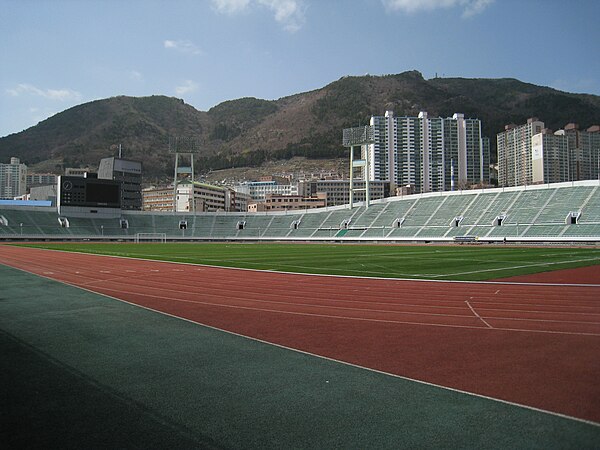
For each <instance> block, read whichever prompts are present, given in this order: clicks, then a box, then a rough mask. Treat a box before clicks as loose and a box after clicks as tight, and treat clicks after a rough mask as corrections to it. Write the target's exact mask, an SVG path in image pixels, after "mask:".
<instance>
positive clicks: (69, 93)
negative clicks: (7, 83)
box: [6, 83, 81, 102]
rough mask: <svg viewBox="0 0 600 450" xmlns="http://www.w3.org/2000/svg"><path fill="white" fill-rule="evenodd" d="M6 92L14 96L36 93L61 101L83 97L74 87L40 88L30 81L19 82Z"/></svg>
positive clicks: (36, 94) (39, 95)
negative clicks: (29, 82)
mask: <svg viewBox="0 0 600 450" xmlns="http://www.w3.org/2000/svg"><path fill="white" fill-rule="evenodd" d="M6 92H7V93H8V94H10V95H12V96H13V97H19V96H21V95H35V96H38V97H43V98H46V99H48V100H58V101H61V102H64V101H71V100H80V99H81V94H80V93H79V92H77V91H74V90H72V89H40V88H38V87H35V86H33V85H31V84H28V83H21V84H18V85H17V87H16V88H13V89H7V90H6Z"/></svg>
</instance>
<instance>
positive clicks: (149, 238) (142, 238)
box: [135, 233, 167, 244]
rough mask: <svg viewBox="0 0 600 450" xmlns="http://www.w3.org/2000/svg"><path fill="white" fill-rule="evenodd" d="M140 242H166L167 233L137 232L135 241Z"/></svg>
mask: <svg viewBox="0 0 600 450" xmlns="http://www.w3.org/2000/svg"><path fill="white" fill-rule="evenodd" d="M140 242H160V243H161V244H164V243H165V242H167V233H136V234H135V243H136V244H139V243H140Z"/></svg>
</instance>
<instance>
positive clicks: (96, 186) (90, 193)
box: [58, 176, 121, 208]
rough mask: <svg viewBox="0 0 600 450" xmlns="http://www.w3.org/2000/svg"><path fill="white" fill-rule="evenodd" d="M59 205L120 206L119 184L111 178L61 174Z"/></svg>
mask: <svg viewBox="0 0 600 450" xmlns="http://www.w3.org/2000/svg"><path fill="white" fill-rule="evenodd" d="M58 191H59V192H58V199H59V206H62V207H65V206H67V207H92V208H121V184H120V182H118V181H113V180H101V179H98V178H83V177H74V176H61V177H59V181H58Z"/></svg>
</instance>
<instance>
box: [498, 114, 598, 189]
mask: <svg viewBox="0 0 600 450" xmlns="http://www.w3.org/2000/svg"><path fill="white" fill-rule="evenodd" d="M497 140H498V141H497V142H498V185H499V186H523V185H528V184H539V183H562V182H566V181H578V180H590V179H597V178H598V176H599V168H600V126H598V125H595V126H592V127H589V128H588V129H587V130H585V131H580V130H579V127H578V126H577V125H576V124H572V123H571V124H568V125H566V126H565V128H564V129H563V130H558V131H557V132H555V133H553V132H552V131H551V130H548V129H546V128H544V122H541V121H540V120H538V119H537V118H531V119H528V120H527V123H526V124H524V125H520V126H516V125H507V126H506V127H505V131H503V132H502V133H499V134H498V136H497Z"/></svg>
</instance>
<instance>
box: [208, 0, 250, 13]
mask: <svg viewBox="0 0 600 450" xmlns="http://www.w3.org/2000/svg"><path fill="white" fill-rule="evenodd" d="M212 4H213V8H214V9H215V10H217V12H220V13H223V14H236V13H239V12H242V11H245V10H246V9H247V8H248V5H249V4H250V0H212Z"/></svg>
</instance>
